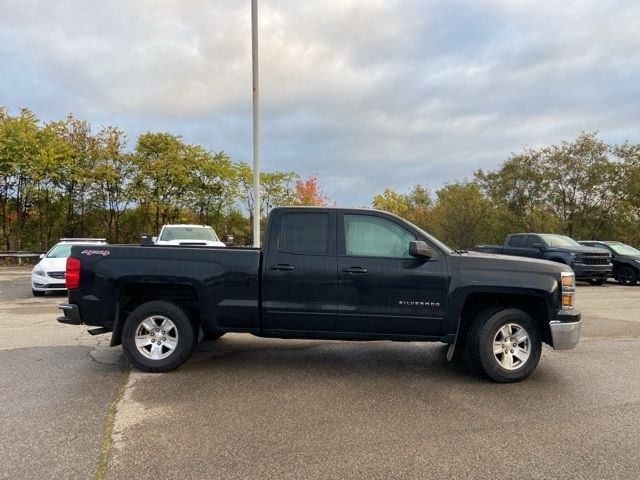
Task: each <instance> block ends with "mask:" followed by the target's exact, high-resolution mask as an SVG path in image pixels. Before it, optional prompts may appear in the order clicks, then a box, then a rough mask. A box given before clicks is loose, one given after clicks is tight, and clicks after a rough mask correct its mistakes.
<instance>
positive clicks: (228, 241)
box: [224, 235, 235, 247]
mask: <svg viewBox="0 0 640 480" xmlns="http://www.w3.org/2000/svg"><path fill="white" fill-rule="evenodd" d="M234 241H235V239H234V238H233V235H227V239H226V241H225V242H224V244H225V245H226V246H227V247H231V246H233V242H234Z"/></svg>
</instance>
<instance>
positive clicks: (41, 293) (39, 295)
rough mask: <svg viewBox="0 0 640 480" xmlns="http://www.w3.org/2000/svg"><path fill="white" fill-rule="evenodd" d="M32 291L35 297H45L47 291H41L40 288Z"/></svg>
mask: <svg viewBox="0 0 640 480" xmlns="http://www.w3.org/2000/svg"><path fill="white" fill-rule="evenodd" d="M31 293H32V294H33V296H34V297H44V294H45V293H47V292H39V291H38V290H34V289H33V288H32V289H31Z"/></svg>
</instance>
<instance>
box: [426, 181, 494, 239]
mask: <svg viewBox="0 0 640 480" xmlns="http://www.w3.org/2000/svg"><path fill="white" fill-rule="evenodd" d="M493 214H494V211H493V204H492V202H491V200H490V199H489V198H487V197H486V196H485V195H484V193H483V192H482V189H481V187H480V185H479V184H478V183H477V182H475V181H464V182H455V183H448V184H445V185H444V186H443V187H441V188H439V189H438V190H437V191H436V203H435V205H434V207H433V210H432V211H431V225H432V227H433V228H432V229H431V230H432V232H433V233H434V234H435V235H436V237H438V238H440V239H441V240H442V241H444V242H445V243H448V244H449V245H450V246H452V247H454V248H467V249H468V248H471V247H473V246H474V245H476V244H477V243H479V242H480V241H481V240H482V239H483V238H485V237H484V236H485V235H486V231H487V230H488V229H489V228H490V226H491V219H492V216H493Z"/></svg>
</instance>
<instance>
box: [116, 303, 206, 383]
mask: <svg viewBox="0 0 640 480" xmlns="http://www.w3.org/2000/svg"><path fill="white" fill-rule="evenodd" d="M153 317H164V318H166V319H168V320H170V321H171V322H172V323H173V325H174V327H173V328H172V329H171V334H172V335H174V336H176V337H177V341H176V342H175V348H173V350H171V351H170V353H169V354H168V355H167V356H166V357H164V358H158V359H152V358H148V357H147V356H145V355H143V353H141V351H140V350H139V349H138V347H137V346H136V335H137V333H139V331H140V329H141V328H142V322H143V321H148V320H149V319H150V318H153ZM152 321H154V322H156V323H155V325H158V322H159V320H158V319H154V320H152ZM174 328H175V330H174ZM143 330H145V329H143ZM176 332H177V335H176ZM196 332H197V330H196V328H195V325H194V324H193V322H192V321H191V320H190V319H189V316H188V315H187V313H186V312H185V311H184V310H183V309H182V308H181V307H180V306H179V305H176V304H175V303H171V302H167V301H164V300H153V301H151V302H147V303H143V304H142V305H140V306H139V307H137V308H136V309H135V310H134V311H133V312H131V314H130V315H129V316H128V317H127V320H126V321H125V323H124V326H123V328H122V348H123V350H124V352H125V354H126V355H127V358H128V359H129V361H130V362H131V363H132V364H133V366H135V367H136V368H138V369H140V370H143V371H145V372H151V373H161V372H168V371H170V370H173V369H175V368H177V367H179V366H180V365H182V364H183V363H184V362H185V361H186V360H187V359H188V358H189V357H190V356H191V354H192V353H193V351H194V350H195V347H196V344H197V339H198V338H197V335H196ZM160 333H161V332H159V333H158V334H160ZM162 333H163V332H162ZM169 333H170V332H167V337H168V336H169ZM165 338H166V337H165ZM154 341H155V339H154ZM165 349H166V351H169V349H168V348H167V347H166V346H165V347H162V350H161V351H163V350H165ZM165 353H166V352H165ZM163 354H164V353H163Z"/></svg>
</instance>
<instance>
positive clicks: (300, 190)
mask: <svg viewBox="0 0 640 480" xmlns="http://www.w3.org/2000/svg"><path fill="white" fill-rule="evenodd" d="M295 189H296V190H295V198H294V200H293V202H294V204H295V205H306V206H315V207H325V206H327V205H328V204H329V200H328V199H327V197H326V196H325V195H324V194H323V193H322V189H321V188H320V186H319V185H318V178H317V177H316V176H315V175H309V177H307V179H306V180H302V179H300V178H299V179H297V180H296V182H295Z"/></svg>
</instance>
